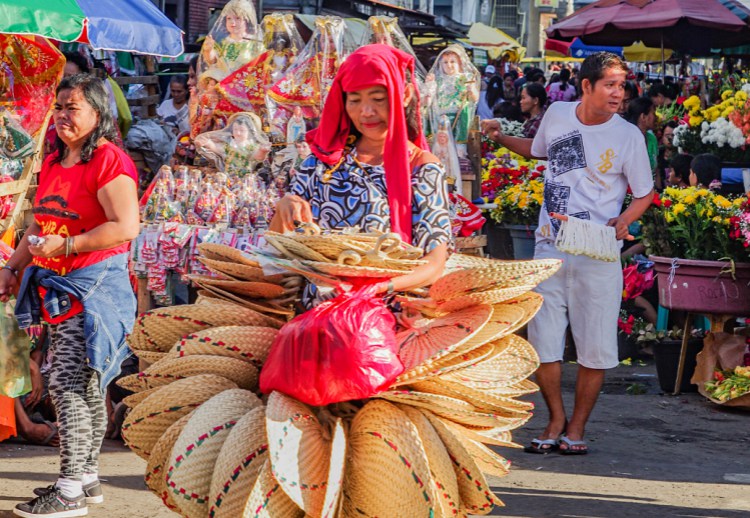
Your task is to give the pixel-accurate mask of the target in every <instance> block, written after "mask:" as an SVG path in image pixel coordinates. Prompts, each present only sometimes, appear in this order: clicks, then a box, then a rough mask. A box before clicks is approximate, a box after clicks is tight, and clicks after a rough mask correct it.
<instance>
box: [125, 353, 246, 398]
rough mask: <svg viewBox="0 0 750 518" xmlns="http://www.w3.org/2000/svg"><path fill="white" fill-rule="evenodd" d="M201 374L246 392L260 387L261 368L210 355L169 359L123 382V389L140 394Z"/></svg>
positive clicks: (127, 377)
mask: <svg viewBox="0 0 750 518" xmlns="http://www.w3.org/2000/svg"><path fill="white" fill-rule="evenodd" d="M199 374H215V375H217V376H222V377H224V378H227V379H229V380H232V381H233V382H234V383H235V384H237V386H238V387H240V388H244V389H247V390H254V389H256V388H257V386H258V368H257V367H255V366H254V365H253V364H251V363H248V362H246V361H243V360H237V359H235V358H229V357H226V356H214V355H208V354H194V355H190V356H183V357H166V358H164V359H162V360H159V361H158V362H156V363H154V364H153V365H151V366H150V367H148V368H147V369H146V370H145V371H143V372H139V373H138V374H134V375H131V376H126V377H125V378H122V379H121V380H120V382H121V385H120V386H122V387H123V388H129V389H130V390H134V391H141V390H147V389H150V388H154V387H160V386H164V385H168V384H169V383H172V382H173V381H175V380H179V379H184V378H189V377H190V376H197V375H199ZM132 376H135V378H132ZM131 381H132V383H131ZM125 385H127V387H126V386H125ZM130 387H132V388H130Z"/></svg>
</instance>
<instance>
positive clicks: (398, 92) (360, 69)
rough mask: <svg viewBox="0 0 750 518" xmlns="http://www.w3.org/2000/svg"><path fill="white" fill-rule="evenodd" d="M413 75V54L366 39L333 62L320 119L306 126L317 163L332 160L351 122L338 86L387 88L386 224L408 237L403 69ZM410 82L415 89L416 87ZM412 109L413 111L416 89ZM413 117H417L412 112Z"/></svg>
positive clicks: (421, 136) (416, 141)
mask: <svg viewBox="0 0 750 518" xmlns="http://www.w3.org/2000/svg"><path fill="white" fill-rule="evenodd" d="M407 70H409V71H410V72H411V77H412V78H414V77H415V76H414V57H412V56H411V55H409V54H407V53H406V52H403V51H400V50H398V49H395V48H393V47H389V46H387V45H380V44H376V45H366V46H364V47H360V48H359V49H357V50H356V51H355V52H354V53H352V54H351V55H350V56H349V57H348V58H346V61H344V63H343V64H342V65H341V68H339V71H338V73H337V74H336V77H335V79H334V80H333V85H332V86H331V90H330V92H329V93H328V97H327V99H326V104H325V106H324V107H323V113H322V115H321V118H320V125H319V126H318V127H317V128H316V129H313V130H310V131H308V132H307V135H306V139H307V142H308V144H310V149H311V151H312V153H313V154H314V155H315V156H316V157H318V159H319V160H321V161H322V162H323V163H325V164H328V165H330V166H333V165H335V164H337V163H338V162H339V161H340V160H341V157H342V155H343V151H344V146H345V145H346V139H347V137H349V134H350V133H351V130H352V126H353V125H352V123H351V120H350V119H349V117H348V115H347V114H346V109H345V105H344V92H355V91H357V90H362V89H364V88H371V87H373V86H383V87H385V88H386V90H388V99H389V104H390V114H389V129H388V137H387V138H386V141H385V148H384V149H383V167H384V169H385V182H386V187H387V189H388V205H389V206H390V212H391V230H392V231H393V232H397V233H398V234H400V235H401V239H403V240H404V241H405V242H407V243H411V202H412V192H411V171H410V167H409V144H408V140H409V135H408V129H407V124H406V115H405V113H404V103H403V100H404V89H405V83H406V71H407ZM416 91H417V89H416V85H415V93H416ZM416 95H417V113H419V95H418V93H416ZM417 119H418V120H419V117H417ZM413 143H414V144H415V145H417V146H418V147H420V148H422V149H425V150H427V149H428V147H427V142H426V140H425V138H424V134H423V133H422V127H421V122H419V128H418V135H417V137H416V138H415V139H414V140H413Z"/></svg>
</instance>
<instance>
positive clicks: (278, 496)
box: [242, 459, 305, 518]
mask: <svg viewBox="0 0 750 518" xmlns="http://www.w3.org/2000/svg"><path fill="white" fill-rule="evenodd" d="M244 509H246V510H247V511H248V512H247V513H245V514H243V515H242V516H243V518H244V517H245V516H253V517H256V516H257V517H258V518H272V517H275V516H279V517H282V516H283V517H284V518H286V517H289V518H302V517H303V516H305V512H304V511H303V510H302V509H300V508H299V507H297V504H295V503H294V502H293V501H292V499H291V498H289V497H288V496H287V494H286V493H285V492H284V490H283V489H282V488H281V484H279V482H278V481H277V480H276V479H275V478H274V476H273V473H271V461H270V459H268V460H266V462H265V464H263V467H262V468H261V469H260V473H259V474H258V478H257V479H256V480H255V485H254V486H253V488H252V491H251V492H250V496H249V497H248V498H247V501H246V502H245V504H244Z"/></svg>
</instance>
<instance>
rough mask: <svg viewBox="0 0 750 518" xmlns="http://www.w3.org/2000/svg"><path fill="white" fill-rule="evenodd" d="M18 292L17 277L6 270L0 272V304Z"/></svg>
mask: <svg viewBox="0 0 750 518" xmlns="http://www.w3.org/2000/svg"><path fill="white" fill-rule="evenodd" d="M17 292H18V277H16V274H15V273H13V272H12V271H10V270H8V269H3V270H0V302H8V299H10V296H11V295H15V294H16V293H17Z"/></svg>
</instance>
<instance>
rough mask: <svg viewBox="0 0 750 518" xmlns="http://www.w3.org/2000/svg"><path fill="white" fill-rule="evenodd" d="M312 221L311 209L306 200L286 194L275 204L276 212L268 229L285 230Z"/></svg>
mask: <svg viewBox="0 0 750 518" xmlns="http://www.w3.org/2000/svg"><path fill="white" fill-rule="evenodd" d="M312 222H313V217H312V210H311V209H310V204H309V203H308V202H307V200H305V199H303V198H300V197H299V196H295V195H294V194H287V195H285V196H284V197H283V198H281V199H280V200H279V202H278V203H277V204H276V213H275V214H274V216H273V220H271V225H270V230H273V231H274V232H286V231H290V230H294V229H295V227H297V226H298V225H299V224H300V223H312Z"/></svg>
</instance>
